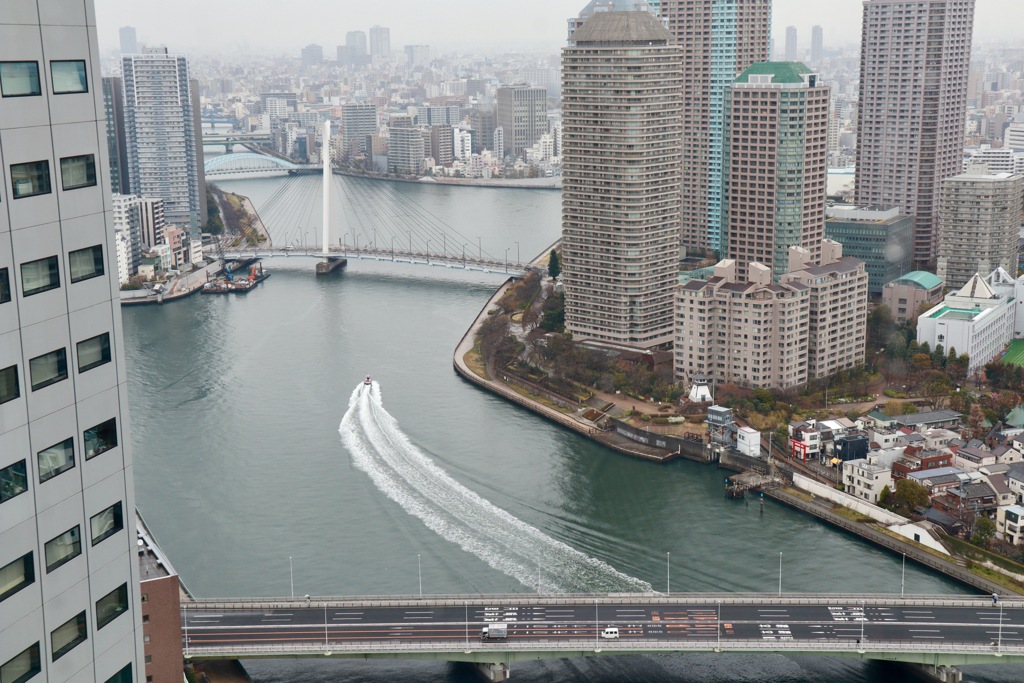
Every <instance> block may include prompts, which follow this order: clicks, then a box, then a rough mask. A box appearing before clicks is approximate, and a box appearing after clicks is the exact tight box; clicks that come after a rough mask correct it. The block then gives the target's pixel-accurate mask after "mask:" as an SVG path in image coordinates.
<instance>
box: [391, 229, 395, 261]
mask: <svg viewBox="0 0 1024 683" xmlns="http://www.w3.org/2000/svg"><path fill="white" fill-rule="evenodd" d="M391 260H392V261H394V260H395V236H394V235H392V236H391Z"/></svg>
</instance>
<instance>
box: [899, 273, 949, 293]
mask: <svg viewBox="0 0 1024 683" xmlns="http://www.w3.org/2000/svg"><path fill="white" fill-rule="evenodd" d="M894 283H899V284H914V285H917V286H918V287H920V288H921V289H934V288H935V287H938V286H939V285H941V284H942V278H941V277H939V276H938V275H936V274H935V273H929V272H928V271H927V270H915V271H912V272H910V273H907V274H906V275H904V276H903V277H898V278H896V279H895V280H893V281H892V282H891V283H889V284H894Z"/></svg>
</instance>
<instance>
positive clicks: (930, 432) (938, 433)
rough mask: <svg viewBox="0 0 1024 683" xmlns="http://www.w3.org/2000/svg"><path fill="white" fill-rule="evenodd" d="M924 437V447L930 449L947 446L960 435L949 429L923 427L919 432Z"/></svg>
mask: <svg viewBox="0 0 1024 683" xmlns="http://www.w3.org/2000/svg"><path fill="white" fill-rule="evenodd" d="M921 436H923V437H924V440H925V447H926V448H928V449H930V450H940V449H944V448H947V447H948V446H949V444H950V443H951V442H953V441H955V440H957V439H959V438H960V435H959V434H957V433H956V432H954V431H953V430H951V429H941V428H939V429H925V430H924V431H922V432H921Z"/></svg>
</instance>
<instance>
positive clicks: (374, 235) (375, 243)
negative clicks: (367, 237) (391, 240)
mask: <svg viewBox="0 0 1024 683" xmlns="http://www.w3.org/2000/svg"><path fill="white" fill-rule="evenodd" d="M373 249H374V251H376V250H377V228H374V229H373Z"/></svg>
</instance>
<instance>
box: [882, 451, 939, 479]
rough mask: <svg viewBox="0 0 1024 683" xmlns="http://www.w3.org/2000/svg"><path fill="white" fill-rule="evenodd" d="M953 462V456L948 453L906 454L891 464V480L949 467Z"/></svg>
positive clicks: (924, 452)
mask: <svg viewBox="0 0 1024 683" xmlns="http://www.w3.org/2000/svg"><path fill="white" fill-rule="evenodd" d="M952 462H953V454H952V453H950V452H949V451H927V450H926V451H920V452H915V453H907V452H906V451H904V453H903V457H902V458H900V459H899V460H897V461H896V462H894V463H893V464H892V478H893V479H894V480H897V481H898V480H900V479H906V478H907V477H909V476H910V475H911V474H912V473H915V472H925V471H927V470H937V469H939V468H940V467H950V466H951V465H952Z"/></svg>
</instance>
